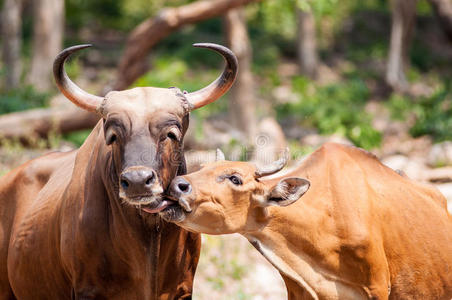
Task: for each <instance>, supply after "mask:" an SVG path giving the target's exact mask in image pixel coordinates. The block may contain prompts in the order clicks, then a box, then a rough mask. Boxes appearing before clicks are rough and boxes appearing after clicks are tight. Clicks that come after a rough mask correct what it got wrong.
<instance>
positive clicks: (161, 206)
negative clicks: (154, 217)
mask: <svg viewBox="0 0 452 300" xmlns="http://www.w3.org/2000/svg"><path fill="white" fill-rule="evenodd" d="M168 205H170V202H169V201H167V200H163V201H162V202H160V204H159V205H158V206H157V207H156V208H147V207H143V208H142V210H144V211H145V212H147V213H150V214H155V213H158V212H161V211H162V210H164V209H165V208H166V207H167V206H168Z"/></svg>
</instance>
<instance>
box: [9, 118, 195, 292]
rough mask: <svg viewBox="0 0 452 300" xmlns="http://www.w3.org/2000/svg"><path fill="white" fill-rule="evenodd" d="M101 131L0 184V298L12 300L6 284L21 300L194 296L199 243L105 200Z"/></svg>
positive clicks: (109, 197) (108, 197) (154, 219)
mask: <svg viewBox="0 0 452 300" xmlns="http://www.w3.org/2000/svg"><path fill="white" fill-rule="evenodd" d="M101 125H102V124H101V123H99V124H98V126H97V127H96V128H95V130H94V131H93V132H92V134H91V135H90V137H89V138H88V140H87V141H86V143H85V144H84V145H83V147H82V148H81V149H80V150H78V151H74V152H71V153H55V154H49V155H47V156H44V157H42V158H39V159H36V160H33V161H31V162H29V163H27V164H25V165H24V166H22V167H20V168H18V169H16V170H14V171H12V172H10V173H9V174H7V175H6V176H5V178H4V179H6V180H4V181H2V182H1V184H0V191H1V194H0V199H1V201H2V202H1V206H0V207H1V211H0V212H1V214H0V218H1V221H2V223H1V225H2V230H1V232H2V236H1V237H2V239H1V241H2V247H1V252H0V253H1V257H0V258H1V259H2V261H4V262H6V260H7V262H8V263H7V268H8V269H7V270H6V268H5V267H6V263H2V264H1V267H0V268H2V270H1V272H0V274H1V275H0V276H1V277H0V278H1V281H0V284H1V285H0V290H1V291H2V295H1V296H2V298H0V299H9V298H8V297H10V296H11V294H10V293H11V290H10V289H9V284H8V281H9V283H10V284H11V286H12V290H13V291H14V295H15V297H16V298H17V299H69V298H70V297H71V293H73V295H72V296H75V297H76V299H94V298H96V299H179V298H184V297H189V295H191V288H192V281H193V275H194V272H195V268H196V264H197V260H198V255H199V248H200V239H199V236H198V235H197V234H192V233H188V232H187V231H185V230H183V229H181V228H180V227H178V226H175V225H172V224H169V223H166V222H164V221H162V220H160V219H159V218H158V217H157V216H152V215H149V214H147V213H145V212H140V211H139V210H137V209H136V208H135V207H133V206H129V205H124V204H121V202H120V201H117V197H114V195H108V194H109V191H108V190H107V189H106V188H105V186H104V184H103V180H102V179H101V178H105V176H106V172H107V171H108V169H106V168H105V161H108V155H109V154H108V153H109V152H108V151H105V150H106V148H107V146H106V145H105V141H104V140H103V138H102V137H103V131H102V126H101ZM74 161H75V163H74ZM81 161H83V162H84V161H90V162H93V163H92V164H88V165H87V164H84V163H79V162H81ZM49 173H50V174H49ZM99 179H101V180H99ZM13 216H14V222H13V224H12V226H11V225H10V224H11V223H12V222H11V221H12V220H11V219H13ZM9 232H11V233H10V234H8V233H9ZM9 235H10V236H11V240H10V242H9V253H7V251H5V249H7V248H8V241H9V240H8V239H7V238H6V237H7V236H9ZM6 255H7V258H6ZM167 270H172V271H171V272H168V271H167ZM8 292H9V293H8ZM8 294H9V295H8ZM3 295H4V297H3Z"/></svg>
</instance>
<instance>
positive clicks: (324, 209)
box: [167, 144, 452, 299]
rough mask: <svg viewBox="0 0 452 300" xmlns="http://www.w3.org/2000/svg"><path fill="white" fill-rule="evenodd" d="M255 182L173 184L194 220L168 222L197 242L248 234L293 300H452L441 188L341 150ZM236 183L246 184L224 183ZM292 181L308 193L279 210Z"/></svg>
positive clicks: (451, 239)
mask: <svg viewBox="0 0 452 300" xmlns="http://www.w3.org/2000/svg"><path fill="white" fill-rule="evenodd" d="M254 173H255V169H254V167H253V166H252V165H251V164H249V163H243V162H225V161H223V162H216V163H213V164H212V165H207V166H205V168H203V169H201V170H200V171H198V172H195V173H192V174H189V175H185V176H182V177H176V179H174V180H173V184H172V189H170V190H171V191H172V195H173V197H178V198H179V202H180V203H181V201H182V204H184V202H185V203H188V205H189V211H190V212H187V210H185V211H184V212H183V213H180V211H179V212H178V213H173V214H168V215H167V219H170V218H171V216H173V221H175V222H176V223H177V224H179V225H180V226H183V227H184V228H187V229H188V230H191V231H194V232H204V233H210V234H223V233H232V232H238V233H241V234H242V235H244V236H245V237H246V238H247V239H248V240H249V241H250V242H251V243H252V244H253V245H254V247H255V248H256V249H257V250H258V251H259V252H260V253H262V255H264V256H265V258H266V259H267V260H268V261H270V262H271V263H272V264H273V265H274V266H275V267H276V268H277V269H278V270H279V272H280V273H281V275H282V277H283V279H284V281H285V283H286V286H287V290H288V294H289V299H451V297H452V218H451V216H450V215H449V214H448V212H447V209H446V200H445V198H444V197H443V196H442V195H441V194H440V193H439V192H438V191H437V190H436V189H435V188H432V187H430V186H426V185H423V184H419V183H416V182H414V181H412V180H410V179H408V178H406V177H402V176H400V175H399V174H397V173H396V172H394V171H393V170H391V169H390V168H387V167H386V166H384V165H382V164H381V163H380V162H379V161H378V160H377V159H376V158H375V157H374V156H373V155H371V154H369V153H367V152H365V151H363V150H361V149H358V148H354V147H348V146H343V145H338V144H326V145H324V146H323V147H321V148H320V149H319V150H317V151H316V152H314V153H313V154H312V155H311V156H310V157H309V158H307V159H306V160H305V161H304V162H303V163H302V164H301V165H300V166H299V167H298V168H297V169H296V170H294V171H293V172H291V173H289V174H286V175H284V176H283V177H280V178H275V179H267V180H265V179H259V178H254V177H255V175H254ZM231 174H232V175H231ZM230 176H234V177H238V178H239V179H240V184H238V185H236V184H234V183H233V182H236V181H237V180H236V179H234V180H222V178H231V177H230ZM293 177H297V178H299V177H301V178H305V179H306V180H308V181H309V182H310V187H309V189H308V190H307V192H305V194H304V195H303V196H302V197H301V198H300V199H299V200H298V201H296V202H293V200H292V202H293V204H291V205H289V206H286V207H281V206H280V205H278V203H277V201H278V197H276V196H275V195H274V194H275V191H277V190H278V189H281V187H283V188H284V186H286V187H287V186H288V185H289V186H290V180H292V182H293V179H290V180H289V179H287V180H289V181H287V180H286V179H284V178H293ZM181 180H184V181H181ZM285 180H286V181H287V182H285ZM180 182H185V183H184V184H189V186H190V187H189V188H183V186H182V185H181V183H180ZM278 182H280V183H278ZM281 182H282V185H281ZM288 182H289V183H288ZM176 185H177V186H176ZM275 186H276V187H277V188H275ZM278 186H279V187H278ZM181 187H182V189H181ZM305 189H306V188H305ZM188 190H189V192H186V191H188ZM181 191H182V192H181ZM284 193H286V195H288V194H290V193H291V188H290V187H289V188H288V189H286V190H285V192H284ZM284 193H282V194H284ZM181 199H182V200H181ZM282 199H283V200H284V196H283V197H282ZM266 204H267V205H266ZM185 206H187V205H186V204H185ZM175 216H177V217H175Z"/></svg>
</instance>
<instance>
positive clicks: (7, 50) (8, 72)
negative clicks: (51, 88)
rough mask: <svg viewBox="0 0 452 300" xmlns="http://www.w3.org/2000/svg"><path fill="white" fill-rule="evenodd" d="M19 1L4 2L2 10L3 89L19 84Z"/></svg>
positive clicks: (8, 0)
mask: <svg viewBox="0 0 452 300" xmlns="http://www.w3.org/2000/svg"><path fill="white" fill-rule="evenodd" d="M21 6H22V2H21V0H5V1H4V3H3V9H2V13H1V16H2V20H1V21H2V59H3V64H4V72H5V82H4V86H3V87H4V89H5V90H9V89H13V88H17V87H18V86H19V83H20V75H21V71H22V68H21V63H20V51H21V27H22V18H21V16H20V13H21Z"/></svg>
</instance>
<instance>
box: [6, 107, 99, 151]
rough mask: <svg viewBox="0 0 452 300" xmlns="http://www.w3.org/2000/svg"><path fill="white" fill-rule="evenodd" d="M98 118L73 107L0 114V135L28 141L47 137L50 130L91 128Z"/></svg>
mask: <svg viewBox="0 0 452 300" xmlns="http://www.w3.org/2000/svg"><path fill="white" fill-rule="evenodd" d="M98 120H99V117H98V116H97V115H95V114H93V113H89V112H86V111H83V110H81V109H78V108H75V107H74V108H66V107H58V108H46V109H32V110H27V111H24V112H16V113H11V114H6V115H2V116H0V137H1V138H2V139H12V140H18V141H21V142H24V143H30V141H33V140H35V139H36V138H44V137H47V136H48V134H49V133H50V132H55V133H67V132H71V131H76V130H81V129H88V128H92V127H94V125H95V124H96V123H97V121H98Z"/></svg>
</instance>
